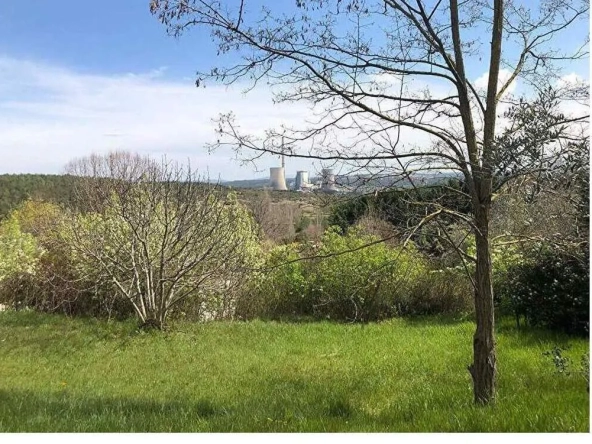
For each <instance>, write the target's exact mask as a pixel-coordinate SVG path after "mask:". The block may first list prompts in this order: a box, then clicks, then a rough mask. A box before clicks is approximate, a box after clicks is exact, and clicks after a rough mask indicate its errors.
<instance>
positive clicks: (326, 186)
mask: <svg viewBox="0 0 592 444" xmlns="http://www.w3.org/2000/svg"><path fill="white" fill-rule="evenodd" d="M321 175H322V178H323V179H322V182H321V191H324V192H326V193H335V192H337V187H336V186H335V174H333V170H332V169H330V168H325V169H324V170H322V171H321Z"/></svg>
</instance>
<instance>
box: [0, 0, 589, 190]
mask: <svg viewBox="0 0 592 444" xmlns="http://www.w3.org/2000/svg"><path fill="white" fill-rule="evenodd" d="M284 1H288V0H284ZM215 51H216V49H215V48H214V46H213V44H212V43H211V42H210V39H209V38H208V36H207V35H205V34H200V33H199V32H194V33H192V34H190V35H187V36H184V37H182V38H181V39H178V40H177V39H173V38H171V37H167V36H166V34H165V30H164V28H163V27H162V25H160V24H159V23H158V22H157V21H156V19H155V18H154V17H152V16H151V15H150V13H149V10H148V1H147V0H126V1H122V0H101V1H80V0H52V1H49V0H28V1H22V0H2V1H1V2H0V174H2V173H59V172H61V171H62V168H63V166H64V165H65V163H66V162H68V161H69V160H70V159H72V158H74V157H80V156H84V155H86V154H89V153H91V152H107V151H110V150H113V149H125V150H129V151H134V152H139V153H145V154H151V155H161V154H166V155H167V156H168V157H170V158H174V159H178V160H180V161H185V160H186V159H190V160H191V163H192V165H194V166H197V167H198V168H199V169H200V170H202V171H205V170H207V171H208V172H209V175H210V177H220V178H222V179H225V180H234V179H245V178H254V177H264V176H265V175H266V173H265V172H264V171H265V170H266V168H268V167H269V166H273V165H275V164H277V163H278V160H277V159H274V158H272V157H269V158H267V159H263V160H262V161H260V162H259V163H258V164H257V167H258V170H260V171H256V170H255V169H254V167H253V166H241V165H240V163H239V162H238V161H235V160H232V157H233V154H232V153H230V152H229V151H227V152H225V151H217V152H216V153H214V154H208V153H207V151H206V149H205V148H204V145H205V144H206V143H208V142H211V141H213V140H214V138H215V134H214V127H215V126H214V124H213V123H212V119H213V118H215V117H216V116H217V115H218V114H219V113H221V112H228V111H233V112H234V113H235V114H236V115H237V118H238V119H239V121H240V123H241V126H242V127H245V128H249V131H250V132H253V133H257V132H261V131H263V130H264V129H265V128H268V127H272V126H276V125H279V124H281V123H295V122H299V121H303V120H304V119H306V116H307V113H308V112H307V109H306V108H305V107H304V106H303V105H302V106H299V105H296V106H295V105H293V104H292V105H290V106H285V105H284V106H279V105H273V104H272V101H271V96H270V94H269V92H268V91H266V90H265V89H256V90H254V91H252V92H250V93H249V94H248V95H245V94H243V92H242V89H241V87H240V85H239V86H238V87H235V88H226V87H223V86H216V85H208V87H207V88H205V89H203V88H200V89H197V88H195V86H194V80H195V79H194V73H195V71H196V70H197V69H202V68H209V67H210V66H211V64H212V63H211V61H212V60H213V59H214V58H215V57H216V53H215ZM471 69H473V72H475V76H474V78H475V80H477V79H478V78H480V77H482V76H483V72H481V71H480V70H481V69H482V68H481V67H471ZM584 71H585V72H584ZM584 71H582V69H581V67H580V72H578V73H577V75H580V76H583V77H585V78H588V73H587V70H586V69H584ZM572 74H573V75H575V73H572ZM485 78H486V77H483V78H482V79H483V80H485ZM514 87H515V86H514ZM315 168H318V166H317V167H315V166H314V165H311V164H310V163H307V162H306V161H296V160H291V161H289V163H288V168H287V170H288V171H287V173H288V176H290V175H293V174H294V172H295V171H296V170H299V169H309V170H311V171H314V170H315Z"/></svg>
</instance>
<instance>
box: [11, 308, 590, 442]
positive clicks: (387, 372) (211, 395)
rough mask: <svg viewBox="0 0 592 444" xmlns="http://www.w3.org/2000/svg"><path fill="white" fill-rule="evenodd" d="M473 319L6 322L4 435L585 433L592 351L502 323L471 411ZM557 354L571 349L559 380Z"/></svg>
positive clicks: (38, 317)
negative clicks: (490, 380)
mask: <svg viewBox="0 0 592 444" xmlns="http://www.w3.org/2000/svg"><path fill="white" fill-rule="evenodd" d="M472 330H473V325H472V322H471V321H460V320H454V319H451V318H437V317H436V318H434V317H431V318H427V319H424V318H417V319H413V320H403V319H396V320H392V321H388V322H383V323H372V324H362V325H355V324H354V325H351V324H350V325H343V324H336V323H329V322H315V323H298V324H294V323H275V322H260V321H253V322H240V323H239V322H210V323H206V324H196V323H187V322H182V323H178V324H176V325H175V328H174V329H173V330H172V331H170V332H168V333H165V334H162V333H159V334H154V333H142V332H140V331H137V330H135V328H134V323H133V322H125V323H120V322H110V323H107V322H105V321H100V320H93V319H84V320H82V319H66V318H64V317H63V316H56V315H43V314H39V313H35V312H31V311H27V312H4V313H0V355H1V356H2V361H1V364H0V432H18V431H28V432H53V431H56V432H57V431H59V432H107V431H109V432H132V431H135V432H150V431H154V432H156V431H159V432H197V431H210V432H220V431H224V432H229V431H235V432H239V431H242V432H252V431H258V432H264V431H276V432H290V431H292V432H295V431H309V432H322V431H330V432H347V431H350V432H355V431H365V432H380V431H389V432H405V431H411V432H430V431H438V432H444V431H456V432H485V431H496V432H502V431H506V432H509V431H512V432H522V431H528V432H551V431H561V432H587V431H588V430H589V398H588V393H587V392H586V381H585V378H584V375H583V374H582V373H580V371H581V367H580V359H581V357H582V355H583V354H584V353H585V352H586V350H587V349H588V341H586V340H583V339H577V338H569V337H567V336H564V335H560V334H554V333H549V332H545V331H539V330H530V329H529V330H524V329H523V330H516V329H515V327H514V326H513V325H512V323H509V324H508V323H502V324H501V325H500V326H498V329H497V330H498V331H497V341H498V344H499V349H500V360H501V362H503V367H502V370H501V371H500V379H499V393H498V398H497V402H496V404H495V406H491V407H487V408H482V407H477V406H474V405H473V403H472V402H471V397H470V390H471V388H470V376H469V374H468V372H466V371H459V369H461V368H464V367H465V365H466V362H467V361H468V360H469V359H470V355H471V347H470V343H469V342H468V341H467V339H466V338H467V337H470V335H471V334H472ZM556 345H560V346H561V347H563V348H567V347H569V350H567V351H565V352H564V353H563V359H565V358H571V360H572V361H573V363H572V366H571V367H570V369H569V370H570V372H569V375H568V374H565V373H558V372H557V371H556V369H555V366H554V365H553V358H552V356H547V355H545V354H544V353H546V352H547V351H549V350H552V349H553V348H554V347H555V346H556Z"/></svg>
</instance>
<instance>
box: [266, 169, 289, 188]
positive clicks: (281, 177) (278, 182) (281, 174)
mask: <svg viewBox="0 0 592 444" xmlns="http://www.w3.org/2000/svg"><path fill="white" fill-rule="evenodd" d="M269 181H270V185H271V189H272V190H274V191H287V190H288V187H287V186H286V173H285V169H284V167H274V168H270V169H269Z"/></svg>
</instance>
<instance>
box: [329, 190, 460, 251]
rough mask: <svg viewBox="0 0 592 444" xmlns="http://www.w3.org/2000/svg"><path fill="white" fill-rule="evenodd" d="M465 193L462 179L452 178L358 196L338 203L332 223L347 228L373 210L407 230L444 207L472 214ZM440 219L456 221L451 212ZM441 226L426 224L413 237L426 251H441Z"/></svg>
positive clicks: (333, 210) (400, 229)
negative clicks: (435, 183) (433, 183)
mask: <svg viewBox="0 0 592 444" xmlns="http://www.w3.org/2000/svg"><path fill="white" fill-rule="evenodd" d="M465 193H466V189H465V185H464V184H463V183H462V181H460V180H458V179H449V180H448V181H447V182H446V183H445V184H441V185H432V186H422V187H417V188H401V189H391V190H387V191H382V192H379V193H376V194H373V195H363V196H358V197H355V198H353V199H349V200H347V201H345V202H342V203H340V204H338V205H335V206H334V207H333V209H332V212H331V215H330V216H329V220H328V223H329V225H337V226H339V227H341V229H342V230H344V231H347V229H348V228H349V227H350V226H352V225H354V224H355V223H356V222H357V221H358V220H359V219H360V218H362V217H363V216H365V215H367V214H369V213H370V214H373V215H374V216H376V217H378V218H381V219H384V220H386V221H387V222H389V223H390V224H392V225H393V226H394V227H395V228H397V229H399V231H402V232H405V231H408V230H409V228H410V227H411V228H412V227H415V226H416V225H417V224H419V222H420V221H421V220H422V219H423V218H424V217H425V216H426V215H428V214H430V213H432V212H434V211H436V210H437V209H439V208H441V207H444V208H446V209H449V210H451V211H456V212H459V213H463V214H468V213H469V211H470V201H469V199H468V196H467V195H466V194H465ZM439 220H440V221H441V223H443V224H444V225H449V224H452V223H454V222H455V219H454V218H453V217H452V216H447V215H441V216H440V217H439ZM438 230H439V227H438V226H435V225H432V226H429V225H428V226H425V227H423V228H422V229H421V230H418V231H417V232H416V233H415V234H414V235H413V237H412V240H413V241H414V242H415V243H416V245H417V246H418V248H420V249H421V250H423V251H426V252H428V253H430V254H441V253H442V252H443V245H441V244H440V242H439V240H438V236H436V235H435V234H436V232H437V231H438Z"/></svg>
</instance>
